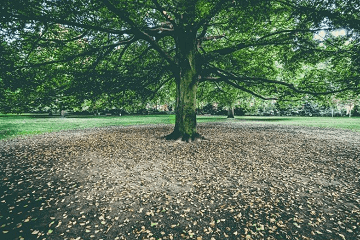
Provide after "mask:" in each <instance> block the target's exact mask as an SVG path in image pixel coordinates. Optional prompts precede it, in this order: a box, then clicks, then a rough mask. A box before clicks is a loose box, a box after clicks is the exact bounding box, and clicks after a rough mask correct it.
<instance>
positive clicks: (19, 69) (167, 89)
mask: <svg viewBox="0 0 360 240" xmlns="http://www.w3.org/2000/svg"><path fill="white" fill-rule="evenodd" d="M359 8H360V6H359V3H354V2H353V1H350V0H349V1H340V0H334V1H327V2H324V1H318V0H315V1H314V0H311V1H308V0H304V1H292V0H291V1H286V2H284V1H271V0H268V1H260V0H246V1H244V0H241V1H240V0H235V1H234V0H225V1H224V0H211V1H204V0H191V1H185V0H171V1H167V0H136V1H128V0H117V1H113V0H82V1H78V0H74V1H42V0H41V1H40V0H4V1H3V3H2V5H1V8H0V16H1V17H0V41H1V45H0V51H1V54H0V70H1V72H2V73H3V74H2V76H1V78H0V97H1V98H2V99H3V101H1V103H0V110H1V111H2V112H23V111H29V110H42V109H53V110H57V111H58V110H60V109H64V108H73V109H74V108H78V109H79V108H80V107H81V106H82V105H84V104H85V105H89V106H88V107H89V109H91V111H96V110H97V109H100V108H116V109H124V110H128V111H135V110H136V108H143V107H144V105H145V103H149V102H150V103H152V104H153V103H154V102H162V103H166V104H168V105H174V107H176V105H177V104H181V102H180V101H179V97H181V96H184V92H181V91H189V89H184V90H178V91H176V90H175V88H176V85H179V84H180V82H181V81H183V79H185V76H186V75H187V73H186V71H188V70H189V69H191V71H192V73H193V75H194V77H193V78H192V84H193V85H197V84H199V86H200V90H199V92H198V97H199V101H198V108H201V107H203V105H204V104H206V102H209V101H210V98H212V99H211V101H216V102H219V103H221V104H222V105H227V106H228V107H231V106H232V105H236V104H239V103H237V100H238V99H239V98H245V99H248V98H249V95H253V96H255V97H258V98H262V99H279V100H281V101H290V100H291V101H292V100H299V99H303V98H304V97H306V96H309V95H312V96H316V97H318V98H323V99H325V98H326V97H325V98H324V97H322V96H323V95H326V94H333V95H334V94H336V96H334V97H336V98H341V99H352V98H355V97H356V96H357V95H358V94H359V82H360V80H359V74H360V70H359V66H360V64H359V63H360V60H359V59H360V58H359V55H360V54H359V44H358V43H359V33H360V24H359V20H358V9H359ZM339 29H344V31H345V30H346V31H345V33H346V34H343V35H339V36H334V34H333V31H334V30H339ZM321 32H324V33H325V34H324V35H321ZM320 35H321V37H319V36H320ZM185 73H186V74H185ZM234 88H235V89H236V90H234ZM174 95H176V96H177V98H175V96H174ZM185 95H186V94H185ZM151 98H155V100H154V101H153V102H151V101H150V100H149V99H151ZM324 101H325V100H324ZM187 104H192V103H187ZM179 106H182V105H179ZM179 106H177V107H179Z"/></svg>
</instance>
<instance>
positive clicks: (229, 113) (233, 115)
mask: <svg viewBox="0 0 360 240" xmlns="http://www.w3.org/2000/svg"><path fill="white" fill-rule="evenodd" d="M227 117H228V118H235V114H234V107H229V108H228V116H227Z"/></svg>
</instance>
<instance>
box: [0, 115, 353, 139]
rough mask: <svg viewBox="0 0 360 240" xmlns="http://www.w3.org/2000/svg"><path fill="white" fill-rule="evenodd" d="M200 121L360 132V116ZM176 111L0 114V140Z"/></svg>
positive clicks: (152, 119)
mask: <svg viewBox="0 0 360 240" xmlns="http://www.w3.org/2000/svg"><path fill="white" fill-rule="evenodd" d="M197 121H198V123H203V122H221V121H244V122H251V123H262V124H264V123H266V124H281V125H296V126H307V127H320V128H336V129H349V130H353V131H359V132H360V118H359V117H352V118H349V117H336V118H330V117H278V116H271V117H258V116H243V117H236V118H235V119H229V120H228V119H227V118H226V116H210V115H200V116H197ZM174 123H175V115H126V116H121V117H119V116H68V117H65V118H61V117H58V116H56V117H55V116H53V117H49V116H44V115H31V114H25V115H13V114H7V115H5V114H0V140H4V139H11V138H15V137H21V136H27V135H34V134H41V133H47V132H57V131H61V130H73V129H88V128H94V127H105V126H119V125H120V126H126V125H139V124H174Z"/></svg>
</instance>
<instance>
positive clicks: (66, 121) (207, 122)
mask: <svg viewBox="0 0 360 240" xmlns="http://www.w3.org/2000/svg"><path fill="white" fill-rule="evenodd" d="M126 118H127V120H126ZM2 119H6V120H3V122H2V123H1V124H2V125H1V126H2V127H3V126H4V121H5V122H6V121H8V125H7V127H8V129H9V130H12V131H13V132H12V135H10V134H8V135H7V136H6V138H5V139H4V140H2V141H0V239H24V240H25V239H69V240H70V239H196V240H201V239H204V240H205V239H211V240H212V239H341V240H343V239H360V182H359V179H360V155H359V153H360V132H359V124H356V120H359V119H356V118H351V120H350V119H348V118H346V119H345V118H338V119H340V120H341V121H338V120H337V118H334V119H332V118H319V119H317V118H311V119H308V118H279V117H270V118H254V117H244V118H243V117H241V118H237V119H233V120H227V119H226V118H225V117H211V116H206V117H203V118H201V117H200V118H199V122H200V124H199V127H198V129H199V132H200V133H201V134H202V135H204V136H205V137H206V140H203V141H200V142H192V143H182V142H177V141H166V140H164V139H163V138H162V137H163V136H165V135H166V134H169V133H170V132H171V131H172V128H173V125H171V123H173V122H172V121H173V118H172V117H171V116H167V115H165V116H162V117H160V116H145V117H135V116H134V117H132V116H127V117H96V118H93V117H92V118H63V119H62V118H33V117H31V116H29V117H24V116H21V117H18V119H16V117H15V116H10V117H9V116H8V117H3V118H2ZM91 120H93V121H91ZM131 120H133V121H131ZM17 121H18V122H17ZM61 121H62V122H61ZM82 121H83V123H84V124H81V123H82ZM121 121H123V122H121ZM154 121H160V122H154ZM59 122H60V123H61V125H62V126H63V127H64V126H65V129H68V130H63V131H58V129H57V128H58V127H59V128H60V126H57V124H58V123H59ZM85 122H86V124H89V125H86V124H85ZM89 122H90V123H89ZM74 123H75V125H72V124H74ZM109 123H110V124H109ZM150 123H151V124H150ZM154 123H156V124H154ZM11 124H13V125H11ZM39 124H40V125H41V126H42V127H43V128H44V129H46V131H45V130H44V129H43V130H42V131H40V130H35V129H36V125H39ZM101 124H104V125H105V124H108V125H111V126H104V125H101ZM136 124H140V125H136ZM141 124H142V125H141ZM304 124H305V125H306V124H307V125H309V126H304ZM314 124H316V125H314ZM26 125H31V126H28V127H26ZM59 125H60V124H59ZM128 125H130V126H128ZM15 126H17V128H16V127H15ZM20 126H22V127H20ZM50 126H52V127H50ZM99 126H102V127H99ZM314 126H316V127H314ZM344 126H347V127H344ZM71 128H76V129H72V130H69V129H71ZM82 128H84V129H82ZM340 128H342V129H340ZM345 128H348V129H345ZM26 129H27V130H26ZM27 131H29V132H27ZM47 132H48V133H47ZM29 133H30V134H34V133H41V134H35V135H32V136H24V135H22V134H29ZM16 136H17V137H16Z"/></svg>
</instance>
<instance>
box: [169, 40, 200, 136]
mask: <svg viewBox="0 0 360 240" xmlns="http://www.w3.org/2000/svg"><path fill="white" fill-rule="evenodd" d="M182 36H184V35H182ZM185 36H186V35H185ZM177 42H178V44H179V45H178V49H177V51H178V52H177V54H178V57H179V58H178V59H179V69H178V71H177V73H176V74H175V80H176V107H175V112H176V118H175V128H174V131H173V132H172V133H171V134H170V135H168V136H166V139H173V140H180V139H181V140H182V141H187V142H189V141H192V140H195V139H203V137H201V136H200V135H199V134H198V133H197V131H196V91H197V86H198V69H197V66H196V47H195V42H196V41H195V38H193V40H191V39H181V40H178V41H177Z"/></svg>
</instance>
